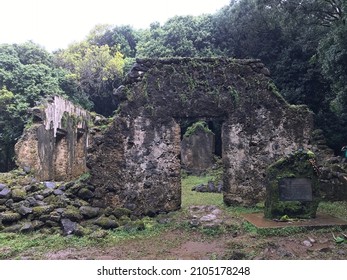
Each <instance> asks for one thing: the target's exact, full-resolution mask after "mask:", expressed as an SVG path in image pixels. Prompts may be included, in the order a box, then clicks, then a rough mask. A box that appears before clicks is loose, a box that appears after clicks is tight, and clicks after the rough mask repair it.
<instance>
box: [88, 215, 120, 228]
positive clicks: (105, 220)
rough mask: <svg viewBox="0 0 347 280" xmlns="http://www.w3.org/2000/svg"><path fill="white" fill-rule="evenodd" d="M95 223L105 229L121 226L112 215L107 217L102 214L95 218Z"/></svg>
mask: <svg viewBox="0 0 347 280" xmlns="http://www.w3.org/2000/svg"><path fill="white" fill-rule="evenodd" d="M94 224H96V225H97V226H99V227H101V228H103V229H113V228H117V227H119V224H118V222H117V221H116V220H114V219H112V218H110V217H105V216H102V217H100V218H98V219H97V220H95V222H94Z"/></svg>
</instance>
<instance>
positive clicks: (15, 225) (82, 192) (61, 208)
mask: <svg viewBox="0 0 347 280" xmlns="http://www.w3.org/2000/svg"><path fill="white" fill-rule="evenodd" d="M19 178H21V179H22V180H24V181H25V184H23V185H19V184H18V182H16V181H13V182H10V183H0V231H1V232H20V233H28V232H32V231H37V230H39V231H41V232H44V233H52V234H55V233H60V234H64V235H68V234H75V235H78V236H83V235H86V234H88V233H91V232H93V231H96V230H98V229H115V228H118V227H120V226H125V225H127V227H128V228H131V227H135V228H139V229H140V228H143V224H142V223H141V221H140V220H138V221H132V219H131V218H132V215H131V211H130V210H128V209H125V208H115V209H111V208H105V209H103V208H99V207H94V206H92V205H91V203H90V200H91V199H92V198H93V197H94V187H93V186H91V185H88V184H87V183H85V182H84V180H77V181H73V182H68V183H64V182H63V183H58V182H48V181H47V182H38V181H36V180H35V179H33V178H30V177H28V176H26V175H22V176H20V177H19Z"/></svg>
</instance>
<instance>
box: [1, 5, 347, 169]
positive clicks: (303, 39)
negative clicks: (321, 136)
mask: <svg viewBox="0 0 347 280" xmlns="http://www.w3.org/2000/svg"><path fill="white" fill-rule="evenodd" d="M346 5H347V2H346V1H345V0H290V1H288V0H231V1H230V3H229V5H227V6H225V7H223V8H222V9H220V10H219V11H217V12H216V13H214V14H206V15H200V16H175V17H173V18H171V19H169V20H168V21H167V22H166V23H164V24H160V23H158V22H153V23H152V24H151V25H150V27H149V28H148V29H140V30H136V29H134V28H132V27H131V26H128V25H125V26H111V25H98V26H96V27H95V28H94V29H93V30H91V32H90V33H89V34H88V35H87V36H86V38H85V40H83V41H82V42H77V43H73V44H71V45H70V46H69V47H67V48H66V49H62V50H59V51H57V52H55V53H49V52H47V51H46V50H45V49H43V48H42V47H40V46H38V45H36V44H35V43H33V42H28V43H25V44H12V45H9V44H4V45H0V113H1V114H0V156H1V157H0V171H1V170H8V169H10V168H12V167H13V166H14V164H13V160H12V157H13V145H14V143H15V142H16V140H17V138H18V137H19V136H20V134H21V132H22V129H23V127H24V125H25V120H27V113H26V111H27V109H28V108H29V107H30V106H33V105H35V103H36V102H39V101H40V99H41V98H43V97H45V96H47V95H49V94H61V95H64V96H66V97H67V98H70V99H71V100H73V101H75V102H77V103H79V104H81V105H82V106H83V107H85V108H87V109H89V110H94V111H96V112H97V113H100V114H103V115H105V116H111V115H112V114H113V112H114V111H115V110H116V109H117V106H118V103H117V100H116V97H115V96H114V95H113V91H114V90H115V89H116V88H117V87H118V86H119V85H120V84H121V82H122V79H123V77H124V75H125V74H126V73H127V72H128V71H129V69H130V68H131V66H132V64H133V63H134V60H135V58H136V57H213V56H227V57H234V58H260V59H261V60H262V61H263V62H264V63H265V64H266V65H267V67H268V68H269V69H270V71H271V75H272V78H273V80H274V82H275V84H276V86H277V87H278V88H279V90H280V92H281V93H282V95H283V96H284V97H285V98H286V99H287V100H288V101H289V102H290V103H293V104H306V105H307V106H308V107H309V108H310V109H311V110H312V111H313V112H314V113H315V119H316V126H317V128H320V129H322V130H323V131H324V132H325V136H326V138H327V140H328V143H329V145H330V146H331V147H332V148H333V149H335V151H336V152H337V153H338V151H339V150H340V148H341V146H343V145H346V144H347V129H346V126H347V109H346V108H347V84H346V81H347V26H346ZM53 36H54V35H53Z"/></svg>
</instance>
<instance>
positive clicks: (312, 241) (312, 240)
mask: <svg viewBox="0 0 347 280" xmlns="http://www.w3.org/2000/svg"><path fill="white" fill-rule="evenodd" d="M307 239H308V241H310V242H311V243H316V242H317V241H316V240H315V239H313V238H312V237H309V238H307Z"/></svg>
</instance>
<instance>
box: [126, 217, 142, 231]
mask: <svg viewBox="0 0 347 280" xmlns="http://www.w3.org/2000/svg"><path fill="white" fill-rule="evenodd" d="M124 229H125V230H126V231H128V232H134V231H141V230H145V229H146V225H145V223H144V221H142V220H137V221H132V222H130V223H127V224H126V225H125V226H124Z"/></svg>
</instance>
